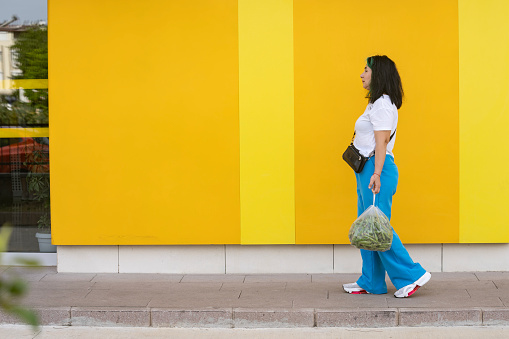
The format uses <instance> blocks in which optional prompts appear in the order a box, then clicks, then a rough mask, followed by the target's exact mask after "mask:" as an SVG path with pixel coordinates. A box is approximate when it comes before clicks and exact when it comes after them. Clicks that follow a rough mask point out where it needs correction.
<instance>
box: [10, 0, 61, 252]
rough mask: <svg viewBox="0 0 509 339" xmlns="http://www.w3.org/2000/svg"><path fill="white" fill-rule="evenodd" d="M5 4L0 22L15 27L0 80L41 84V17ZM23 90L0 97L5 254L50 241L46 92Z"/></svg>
mask: <svg viewBox="0 0 509 339" xmlns="http://www.w3.org/2000/svg"><path fill="white" fill-rule="evenodd" d="M9 3H10V4H11V3H12V5H5V6H4V7H5V8H2V13H1V14H0V21H2V19H3V18H2V16H3V15H4V13H5V16H7V17H11V16H12V14H17V15H18V17H19V21H18V22H14V23H12V24H11V25H12V26H17V27H18V28H16V34H15V35H14V45H12V46H10V51H11V52H10V53H8V52H7V51H8V50H5V52H6V53H5V54H7V55H9V54H10V56H11V63H10V65H11V67H9V68H10V69H8V70H7V72H10V73H11V74H5V75H4V74H2V75H1V76H2V77H3V76H6V77H8V76H15V77H16V78H20V79H24V80H27V81H28V82H29V80H31V79H47V77H48V75H47V74H48V65H47V26H46V25H41V24H40V21H39V19H41V16H40V15H37V14H33V8H32V9H30V11H26V10H25V11H24V9H23V3H24V2H19V4H17V3H18V2H17V1H16V2H14V1H13V2H9ZM40 3H44V4H45V5H44V6H46V2H45V1H41V2H40ZM7 7H9V8H7ZM23 13H25V16H24V15H23ZM46 13H47V10H46V8H44V13H43V15H44V16H47V14H46ZM30 15H35V16H36V17H34V18H32V17H30ZM46 21H47V19H46ZM30 22H33V23H34V24H27V23H30ZM19 27H21V28H19ZM34 51H38V52H37V53H34ZM4 56H5V55H4ZM0 59H1V55H0ZM4 66H5V65H4ZM27 88H30V89H24V90H20V89H14V90H2V91H1V92H0V227H2V226H3V225H4V224H10V225H12V226H13V232H12V235H11V239H10V242H9V248H8V250H9V251H10V252H40V251H41V252H49V251H55V247H50V248H48V246H46V245H44V243H43V245H42V246H41V245H40V243H39V238H40V237H39V235H40V234H46V235H47V236H50V235H51V216H50V186H49V182H50V177H49V138H48V127H49V125H48V115H49V107H48V89H47V88H35V89H32V86H27ZM43 241H44V240H43ZM49 241H50V240H49Z"/></svg>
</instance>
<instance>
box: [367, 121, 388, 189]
mask: <svg viewBox="0 0 509 339" xmlns="http://www.w3.org/2000/svg"><path fill="white" fill-rule="evenodd" d="M390 140H391V131H375V143H376V146H375V173H373V175H372V176H371V180H370V181H369V186H368V188H370V189H371V190H372V191H373V193H375V194H378V192H380V175H382V168H384V162H385V152H386V151H387V144H388V143H389V141H390Z"/></svg>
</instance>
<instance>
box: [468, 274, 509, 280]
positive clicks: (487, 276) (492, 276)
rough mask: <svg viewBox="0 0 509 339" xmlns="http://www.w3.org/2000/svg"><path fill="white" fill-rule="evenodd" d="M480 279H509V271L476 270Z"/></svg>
mask: <svg viewBox="0 0 509 339" xmlns="http://www.w3.org/2000/svg"><path fill="white" fill-rule="evenodd" d="M475 276H476V277H477V279H479V280H509V272H475Z"/></svg>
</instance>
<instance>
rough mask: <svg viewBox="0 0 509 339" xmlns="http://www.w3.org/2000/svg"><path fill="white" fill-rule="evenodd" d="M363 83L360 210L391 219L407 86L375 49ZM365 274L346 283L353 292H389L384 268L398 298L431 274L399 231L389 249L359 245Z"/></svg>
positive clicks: (359, 125)
mask: <svg viewBox="0 0 509 339" xmlns="http://www.w3.org/2000/svg"><path fill="white" fill-rule="evenodd" d="M361 79H362V86H363V87H364V88H365V89H366V90H368V91H369V92H368V96H367V98H368V99H369V103H368V106H367V107H366V110H365V111H364V114H362V115H361V116H360V118H359V119H358V120H357V122H356V123H355V131H356V136H355V141H354V146H355V147H357V149H358V150H359V151H360V152H361V154H362V155H364V156H366V157H368V156H371V157H370V158H369V160H368V161H367V162H366V164H365V166H364V168H363V170H362V172H361V173H356V174H355V176H356V179H357V197H358V199H357V213H358V215H359V216H360V215H361V214H362V212H364V211H365V210H366V209H367V208H368V207H369V206H370V205H372V204H373V194H376V203H375V204H376V206H378V207H379V208H380V209H381V210H382V212H384V213H385V215H386V216H387V217H388V218H389V219H390V218H391V205H392V196H393V195H394V193H396V187H397V185H398V167H397V166H396V164H395V163H394V155H393V154H392V149H393V148H394V143H395V141H396V127H397V124H398V109H399V108H400V107H401V104H402V99H403V87H402V85H401V79H400V77H399V74H398V70H397V69H396V65H395V64H394V62H393V61H392V60H391V59H389V58H388V57H387V56H385V55H383V56H380V55H375V56H372V57H369V58H368V59H367V64H366V67H364V72H363V73H362V74H361ZM373 151H374V156H372V155H373ZM361 256H362V275H361V277H360V278H359V279H358V280H357V282H355V283H351V284H345V285H343V289H344V290H345V292H348V293H352V294H365V293H373V294H384V293H387V285H386V284H385V272H386V271H387V274H388V275H389V278H390V279H391V282H392V283H393V284H394V286H395V287H396V289H397V291H396V293H394V296H395V297H397V298H405V297H409V296H411V295H412V294H414V293H415V291H417V289H418V288H419V287H421V286H423V285H424V284H426V283H427V282H428V281H429V279H430V278H431V274H430V273H428V272H426V270H424V269H423V268H422V266H421V265H420V264H416V263H414V262H413V261H412V258H410V255H409V254H408V252H407V250H406V249H405V247H404V246H403V244H402V243H401V240H400V239H399V237H398V235H397V234H396V232H394V231H393V240H392V246H391V248H390V249H389V250H388V251H385V252H376V251H367V250H361Z"/></svg>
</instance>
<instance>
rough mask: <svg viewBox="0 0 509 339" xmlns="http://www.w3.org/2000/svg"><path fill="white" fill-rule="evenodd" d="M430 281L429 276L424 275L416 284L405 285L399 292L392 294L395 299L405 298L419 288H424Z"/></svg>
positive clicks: (427, 274)
mask: <svg viewBox="0 0 509 339" xmlns="http://www.w3.org/2000/svg"><path fill="white" fill-rule="evenodd" d="M430 279H431V274H430V273H429V272H426V273H424V275H423V276H422V277H420V278H419V279H418V280H417V281H416V282H414V283H413V284H410V285H406V286H404V287H401V288H400V289H399V290H397V291H396V293H394V296H395V297H396V298H406V297H409V296H411V295H412V294H414V293H415V291H417V290H418V289H419V287H421V286H424V284H426V283H427V282H428V281H429V280H430Z"/></svg>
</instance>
